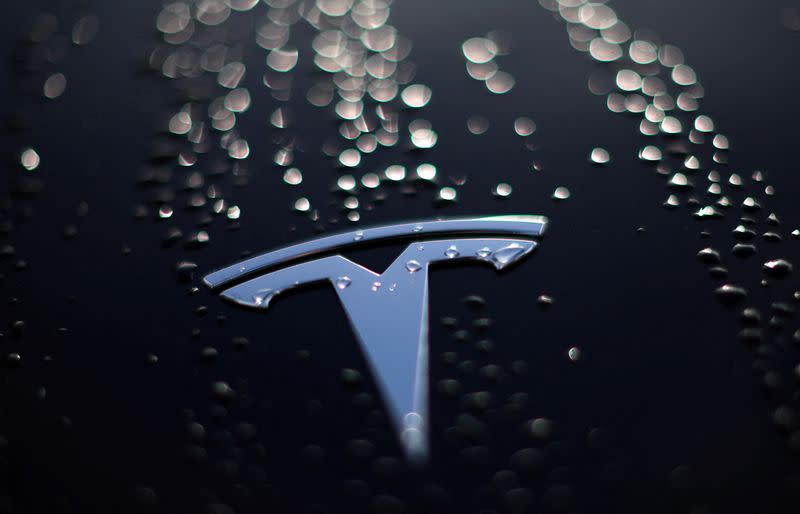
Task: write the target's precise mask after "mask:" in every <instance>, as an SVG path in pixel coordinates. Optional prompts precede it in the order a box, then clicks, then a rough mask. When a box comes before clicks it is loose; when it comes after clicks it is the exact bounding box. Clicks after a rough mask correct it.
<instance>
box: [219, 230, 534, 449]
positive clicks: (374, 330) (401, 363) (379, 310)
mask: <svg viewBox="0 0 800 514" xmlns="http://www.w3.org/2000/svg"><path fill="white" fill-rule="evenodd" d="M546 224H547V219H546V218H545V217H542V216H527V215H525V216H491V217H481V218H457V219H444V220H441V219H436V220H426V221H418V222H413V223H402V224H396V225H384V226H379V227H373V228H368V229H364V230H357V231H353V232H347V233H340V234H336V235H330V236H325V237H321V238H318V239H312V240H310V241H306V242H303V243H299V244H297V245H293V246H288V247H285V248H280V249H278V250H274V251H271V252H267V253H263V254H261V255H258V256H256V257H252V258H249V259H246V260H244V261H242V262H239V263H238V264H234V265H232V266H228V267H226V268H223V269H220V270H218V271H215V272H213V273H210V274H208V275H206V277H205V278H204V279H203V280H204V282H205V284H206V285H207V286H208V287H210V288H212V289H220V288H223V287H225V289H224V290H222V292H221V293H220V294H221V295H222V296H223V297H224V298H226V299H228V300H230V301H232V302H234V303H236V304H239V305H243V306H247V307H253V308H259V309H266V308H267V307H268V306H269V304H270V301H271V300H272V299H273V298H274V297H275V296H276V295H278V294H280V293H282V292H284V291H286V290H288V289H291V288H293V287H297V286H300V285H305V284H309V283H313V282H320V281H329V282H330V283H331V284H332V285H333V287H334V290H335V291H336V293H337V295H338V296H339V300H340V301H341V303H342V306H343V307H344V310H345V312H346V313H347V317H348V318H349V320H350V324H351V326H352V328H353V331H354V332H355V334H356V337H357V339H358V341H359V343H360V345H361V348H362V351H363V352H364V354H365V356H366V358H367V362H368V363H369V366H370V368H371V371H372V373H373V375H374V377H375V380H376V382H377V384H378V387H379V389H380V392H381V395H382V397H383V400H384V404H385V405H386V408H387V409H388V411H389V414H390V417H391V420H392V424H393V426H394V428H395V430H396V431H397V433H398V435H399V439H400V443H401V445H402V447H403V449H404V451H405V453H406V456H407V457H408V458H409V460H415V461H424V460H426V458H427V455H428V441H427V428H426V426H425V425H426V420H427V417H428V398H427V396H428V268H429V266H430V265H431V264H433V263H439V262H442V261H444V262H455V261H464V260H477V261H479V262H485V263H488V264H490V265H493V266H494V267H495V268H496V269H498V270H501V269H503V268H505V267H507V266H509V265H511V264H513V263H515V262H518V261H519V260H521V259H522V258H523V257H525V256H526V255H528V254H529V253H530V252H531V251H532V250H533V249H534V248H535V247H536V242H535V241H533V240H532V238H535V237H538V236H541V235H542V234H543V233H544V229H545V226H546ZM440 235H448V236H454V237H448V238H447V239H437V238H436V236H440ZM505 236H513V237H505ZM395 238H410V239H411V241H412V242H411V244H409V246H408V247H406V249H405V250H403V252H402V253H401V254H400V256H399V257H398V258H397V259H395V260H394V262H392V264H390V265H389V267H388V268H387V269H386V270H385V271H384V272H383V273H380V274H379V273H375V272H374V271H372V270H369V269H367V268H365V267H363V266H360V265H358V264H356V263H355V262H353V261H351V260H348V259H346V258H345V257H342V256H341V255H330V252H333V251H336V250H340V249H344V248H349V247H352V246H355V245H360V244H364V243H367V242H375V241H379V240H386V239H395ZM320 254H324V256H320V257H317V258H314V259H313V260H308V259H310V258H313V257H315V256H317V255H320ZM295 261H297V262H295ZM267 270H269V272H267V273H264V274H261V275H257V273H258V272H262V271H267ZM234 283H235V285H232V286H231V284H234ZM229 286H230V287H229Z"/></svg>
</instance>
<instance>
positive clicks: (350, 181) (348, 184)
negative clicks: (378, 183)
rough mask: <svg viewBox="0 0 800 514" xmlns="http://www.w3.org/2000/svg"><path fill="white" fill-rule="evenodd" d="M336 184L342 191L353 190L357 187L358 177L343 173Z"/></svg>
mask: <svg viewBox="0 0 800 514" xmlns="http://www.w3.org/2000/svg"><path fill="white" fill-rule="evenodd" d="M336 186H337V187H338V188H339V189H341V190H342V191H352V190H353V189H354V188H355V187H356V179H355V177H353V176H352V175H342V176H341V177H339V178H338V179H337V180H336Z"/></svg>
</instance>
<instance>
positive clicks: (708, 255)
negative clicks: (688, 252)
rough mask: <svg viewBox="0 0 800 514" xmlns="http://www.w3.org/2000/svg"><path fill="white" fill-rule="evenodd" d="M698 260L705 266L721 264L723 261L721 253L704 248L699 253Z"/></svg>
mask: <svg viewBox="0 0 800 514" xmlns="http://www.w3.org/2000/svg"><path fill="white" fill-rule="evenodd" d="M697 258H698V260H700V262H703V263H705V264H719V262H720V260H721V257H720V254H719V252H718V251H717V250H715V249H713V248H703V249H702V250H700V251H699V252H697Z"/></svg>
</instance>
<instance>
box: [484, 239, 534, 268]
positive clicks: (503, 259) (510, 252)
mask: <svg viewBox="0 0 800 514" xmlns="http://www.w3.org/2000/svg"><path fill="white" fill-rule="evenodd" d="M527 249H528V247H525V246H522V245H521V244H519V243H511V244H510V245H507V246H504V247H502V248H499V249H498V250H497V251H495V252H494V253H493V254H492V262H494V263H495V264H499V265H500V266H505V265H506V264H509V263H510V262H514V261H515V260H516V259H517V258H518V257H519V256H520V255H522V254H523V253H524V252H525V250H527Z"/></svg>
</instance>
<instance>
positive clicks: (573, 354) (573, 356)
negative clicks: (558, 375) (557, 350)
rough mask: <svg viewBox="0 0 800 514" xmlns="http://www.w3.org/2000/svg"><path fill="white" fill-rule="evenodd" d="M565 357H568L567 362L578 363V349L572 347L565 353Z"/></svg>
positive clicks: (579, 351) (579, 352)
mask: <svg viewBox="0 0 800 514" xmlns="http://www.w3.org/2000/svg"><path fill="white" fill-rule="evenodd" d="M567 356H568V357H569V360H571V361H572V362H578V360H579V359H580V358H581V350H580V348H578V347H577V346H573V347H572V348H570V349H569V351H568V352H567Z"/></svg>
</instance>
